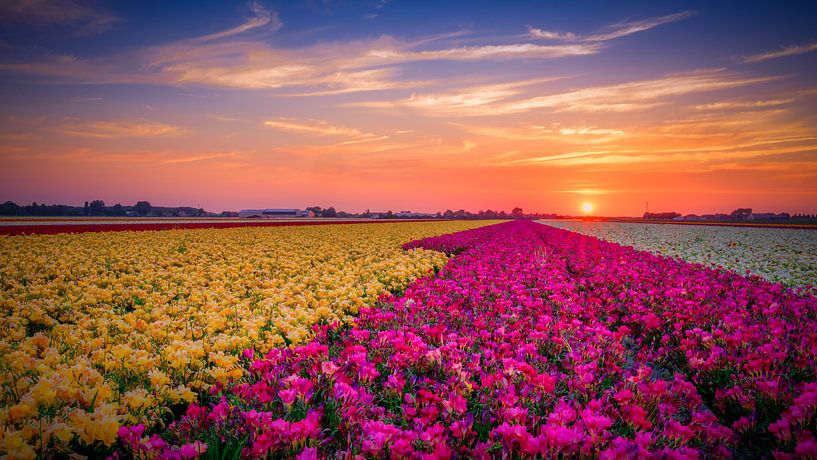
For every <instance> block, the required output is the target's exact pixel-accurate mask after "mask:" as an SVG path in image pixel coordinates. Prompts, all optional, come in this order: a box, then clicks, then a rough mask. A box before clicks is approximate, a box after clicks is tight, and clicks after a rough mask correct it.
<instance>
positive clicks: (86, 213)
mask: <svg viewBox="0 0 817 460" xmlns="http://www.w3.org/2000/svg"><path fill="white" fill-rule="evenodd" d="M82 213H83V214H85V215H86V216H87V215H88V214H90V211H89V210H88V202H87V201H86V202H85V207H84V208H82Z"/></svg>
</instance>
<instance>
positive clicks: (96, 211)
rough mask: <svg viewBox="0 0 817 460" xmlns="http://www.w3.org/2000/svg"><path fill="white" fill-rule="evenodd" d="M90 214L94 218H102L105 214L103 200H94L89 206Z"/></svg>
mask: <svg viewBox="0 0 817 460" xmlns="http://www.w3.org/2000/svg"><path fill="white" fill-rule="evenodd" d="M88 213H89V214H90V215H92V216H101V215H103V214H105V202H104V201H102V200H94V201H92V202H91V203H90V204H89V205H88Z"/></svg>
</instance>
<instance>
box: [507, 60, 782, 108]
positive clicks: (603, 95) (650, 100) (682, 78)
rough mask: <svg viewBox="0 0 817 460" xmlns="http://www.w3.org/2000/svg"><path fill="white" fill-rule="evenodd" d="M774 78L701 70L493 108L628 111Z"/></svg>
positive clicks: (510, 103) (529, 99)
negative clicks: (686, 96) (669, 99)
mask: <svg viewBox="0 0 817 460" xmlns="http://www.w3.org/2000/svg"><path fill="white" fill-rule="evenodd" d="M775 78H776V77H744V76H740V75H735V74H732V73H728V72H724V71H721V70H715V71H699V72H693V73H687V74H678V75H669V76H665V77H662V78H658V79H653V80H641V81H634V82H628V83H621V84H616V85H606V86H595V87H589V88H583V89H579V90H574V91H567V92H563V93H557V94H551V95H547V96H540V97H533V98H528V99H524V100H519V101H511V102H508V103H506V104H503V105H502V106H499V107H495V108H494V110H495V111H497V112H500V113H515V112H525V111H529V110H536V109H545V108H550V109H553V110H557V111H568V112H570V111H573V112H628V111H633V110H642V109H646V108H650V107H654V106H656V105H658V104H659V103H661V101H662V100H664V99H667V98H671V97H675V96H681V95H684V94H690V93H700V92H707V91H716V90H723V89H728V88H735V87H739V86H747V85H753V84H758V83H764V82H768V81H771V80H774V79H775Z"/></svg>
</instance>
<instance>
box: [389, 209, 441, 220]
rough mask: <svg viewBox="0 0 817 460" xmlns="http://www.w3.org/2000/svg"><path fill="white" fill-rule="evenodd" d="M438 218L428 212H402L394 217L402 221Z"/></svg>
mask: <svg viewBox="0 0 817 460" xmlns="http://www.w3.org/2000/svg"><path fill="white" fill-rule="evenodd" d="M436 216H437V215H436V214H431V213H428V212H412V211H400V212H398V213H395V214H394V217H397V218H401V219H429V218H432V217H436Z"/></svg>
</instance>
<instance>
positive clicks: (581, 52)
mask: <svg viewBox="0 0 817 460" xmlns="http://www.w3.org/2000/svg"><path fill="white" fill-rule="evenodd" d="M601 49H602V47H601V45H598V44H568V45H536V44H532V43H518V44H509V45H485V46H463V47H458V48H444V49H436V50H426V51H407V52H406V51H397V50H390V49H373V50H371V51H369V52H368V53H367V54H366V56H365V57H364V60H366V59H367V58H368V59H370V60H372V61H375V62H376V61H380V62H381V63H382V62H411V61H476V60H501V59H556V58H562V57H568V56H586V55H589V54H596V53H598V52H599V51H600V50H601Z"/></svg>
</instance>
